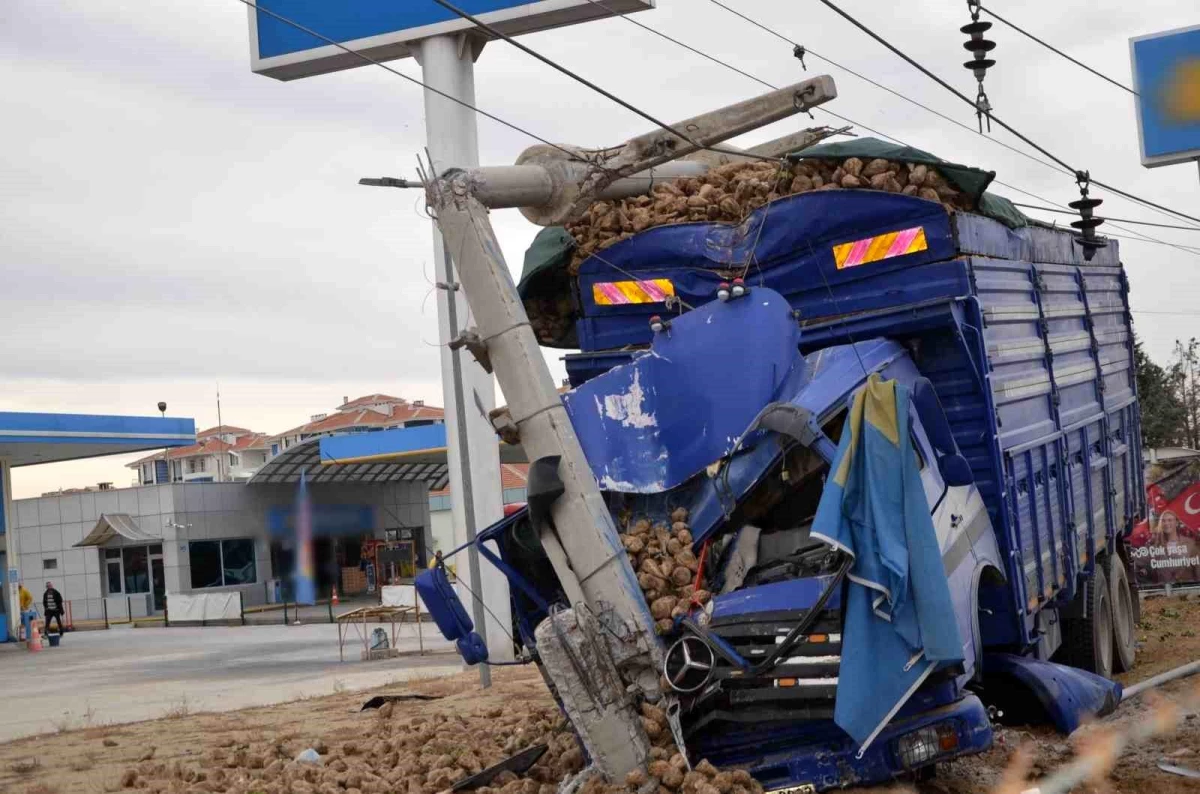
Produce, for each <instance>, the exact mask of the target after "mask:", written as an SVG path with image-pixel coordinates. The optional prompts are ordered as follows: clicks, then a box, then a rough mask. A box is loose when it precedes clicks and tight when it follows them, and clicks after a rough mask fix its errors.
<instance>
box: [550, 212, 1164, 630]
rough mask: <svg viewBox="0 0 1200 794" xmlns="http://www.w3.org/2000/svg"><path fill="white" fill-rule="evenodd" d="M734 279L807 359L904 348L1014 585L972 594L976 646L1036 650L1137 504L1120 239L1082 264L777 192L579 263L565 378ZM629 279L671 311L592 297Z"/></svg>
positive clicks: (1000, 235) (1047, 234)
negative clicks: (867, 345) (936, 404)
mask: <svg viewBox="0 0 1200 794" xmlns="http://www.w3.org/2000/svg"><path fill="white" fill-rule="evenodd" d="M736 276H744V278H745V281H746V283H747V284H748V285H750V286H751V287H753V286H755V285H762V286H765V287H768V288H770V289H773V290H775V291H777V292H779V293H781V294H782V295H784V296H785V297H786V298H787V299H788V301H789V302H790V303H791V305H792V307H793V309H794V310H795V313H796V319H797V322H798V323H800V325H801V327H802V329H803V330H802V335H801V347H802V349H803V350H804V351H805V352H811V351H816V350H820V349H822V348H824V347H827V346H829V345H831V344H844V343H847V342H855V341H862V340H865V339H869V338H872V337H880V336H884V337H888V338H891V339H894V340H896V341H898V342H901V343H902V344H904V345H905V346H906V347H907V348H908V349H909V351H910V353H911V355H912V356H913V359H914V361H915V362H916V363H917V365H918V366H919V368H920V369H921V371H922V373H923V374H924V375H925V376H926V377H928V378H929V379H930V380H931V381H932V382H933V384H934V386H935V388H936V390H937V393H938V396H939V398H940V399H941V402H942V405H943V406H944V408H945V410H946V414H947V416H948V418H949V420H950V422H951V425H952V429H953V431H954V434H955V438H956V441H957V443H958V445H959V448H960V450H961V451H962V453H963V455H964V456H965V457H966V458H967V459H968V461H969V462H970V464H971V467H972V470H973V472H974V474H975V479H976V484H977V485H978V487H979V489H980V492H981V494H982V496H983V498H984V500H985V503H986V504H987V506H988V510H989V513H990V514H991V518H992V522H993V525H994V526H995V527H996V531H997V534H998V540H999V542H1000V546H1001V552H1002V553H1003V554H1004V556H1005V558H1006V559H1007V561H1008V562H1007V566H1008V570H1006V571H1004V572H1003V573H1004V574H1005V576H1006V577H1007V578H1008V580H1009V585H1010V586H1006V587H995V588H990V589H987V590H986V591H985V592H984V593H982V594H981V598H983V599H984V600H985V602H986V603H985V604H984V606H985V607H986V609H987V610H989V611H990V613H991V614H990V616H989V617H985V618H984V623H985V625H983V626H982V630H983V635H984V639H985V642H986V643H987V644H989V645H993V646H1011V647H1021V648H1029V647H1032V646H1033V645H1034V644H1035V643H1036V638H1037V636H1038V632H1037V626H1036V615H1037V613H1038V612H1039V611H1040V610H1041V609H1042V608H1043V607H1044V606H1046V605H1048V604H1059V605H1062V604H1064V603H1066V601H1067V600H1069V599H1070V598H1072V597H1073V596H1074V593H1075V590H1076V587H1077V583H1078V581H1079V580H1080V576H1081V575H1083V576H1086V575H1088V574H1090V573H1091V571H1092V569H1093V567H1094V565H1095V563H1096V560H1097V556H1098V555H1099V554H1103V553H1110V554H1111V553H1113V551H1114V549H1115V544H1116V543H1118V542H1119V540H1120V539H1121V538H1122V537H1123V536H1124V535H1126V534H1127V533H1128V532H1129V531H1130V529H1131V528H1132V526H1133V524H1134V523H1135V522H1136V521H1137V520H1139V518H1140V516H1141V515H1142V514H1143V512H1144V509H1145V504H1144V502H1145V499H1144V488H1143V482H1142V471H1141V466H1140V455H1139V453H1138V450H1139V449H1140V444H1141V439H1140V425H1139V415H1138V408H1137V395H1136V387H1135V377H1134V369H1133V338H1132V332H1131V324H1130V315H1129V312H1128V281H1127V280H1126V278H1125V274H1124V271H1123V269H1122V267H1121V264H1120V260H1119V251H1118V248H1117V244H1116V243H1115V242H1109V244H1108V246H1107V247H1105V248H1102V249H1100V250H1098V251H1097V252H1096V254H1095V256H1094V258H1093V259H1092V261H1090V262H1088V261H1085V259H1084V258H1083V256H1082V250H1081V248H1080V247H1079V245H1078V244H1077V243H1076V242H1075V241H1074V240H1073V238H1072V236H1071V234H1070V233H1068V232H1065V231H1060V230H1056V229H1051V228H1047V227H1042V226H1026V227H1024V228H1019V229H1010V228H1008V227H1006V226H1004V225H1002V224H1001V223H998V222H996V221H994V220H991V219H989V218H985V217H982V216H978V215H972V214H968V213H954V214H950V213H947V212H946V210H945V209H944V208H943V207H942V206H941V205H940V204H937V203H935V202H930V201H925V200H922V199H919V198H913V197H908V196H901V195H895V194H888V193H881V192H875V191H829V192H822V193H810V194H803V195H797V196H791V197H788V198H784V199H780V200H778V201H775V202H773V203H772V204H769V205H767V206H766V207H763V208H761V209H759V210H757V211H756V212H755V213H754V214H752V215H751V216H750V217H749V218H747V220H746V221H745V222H743V223H742V224H741V225H740V226H737V227H734V226H729V225H720V224H712V223H694V224H678V225H674V226H667V227H660V228H656V229H651V230H648V231H645V232H643V233H641V234H639V235H636V236H635V237H633V238H631V239H629V240H626V241H623V242H621V243H618V244H617V245H614V246H612V247H610V248H608V249H606V250H605V251H604V252H603V253H602V256H599V257H597V256H593V257H592V258H590V259H588V260H587V261H585V262H584V263H583V264H582V266H581V268H580V272H579V275H578V278H577V280H576V283H575V290H576V292H575V296H574V298H575V300H576V302H577V304H578V309H579V313H580V316H581V319H580V320H579V322H578V324H577V330H578V336H579V339H580V342H581V345H582V347H583V350H584V352H583V353H581V354H578V355H574V356H569V357H568V359H567V364H568V372H569V373H570V374H571V376H572V380H573V381H574V382H581V381H583V380H587V379H588V378H590V377H592V376H594V375H595V374H597V373H599V372H602V371H604V370H606V369H608V368H610V367H611V366H613V365H615V364H617V363H621V362H622V361H625V360H627V359H628V358H629V356H630V355H631V353H630V350H636V349H637V348H639V347H642V346H645V345H646V344H648V343H649V341H650V336H651V332H650V329H649V324H648V321H649V318H650V316H652V315H655V314H658V315H665V314H668V312H669V311H683V310H686V308H687V307H688V306H690V305H698V304H700V303H702V302H705V301H708V300H711V298H712V296H713V295H714V294H715V292H716V288H717V285H718V284H719V283H720V282H722V281H727V280H729V279H731V278H733V277H736ZM633 279H636V280H637V281H641V282H645V281H653V280H656V281H655V284H656V285H657V287H658V288H659V289H660V290H661V289H663V288H664V284H665V283H669V289H668V290H667V292H668V293H673V294H674V296H675V298H676V300H675V301H670V302H663V301H659V302H644V303H638V302H627V303H620V304H616V305H614V304H613V303H612V301H611V300H605V297H604V296H605V294H606V293H607V294H608V295H611V294H613V292H612V289H613V288H614V286H615V287H619V286H620V285H621V283H622V282H629V281H630V280H633ZM1006 483H1007V486H1006V485H1005V484H1006Z"/></svg>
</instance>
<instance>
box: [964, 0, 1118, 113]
mask: <svg viewBox="0 0 1200 794" xmlns="http://www.w3.org/2000/svg"><path fill="white" fill-rule="evenodd" d="M979 8H980V9H981V10H982V11H986V12H987V13H988V14H989V15H990V16H992V17H994V18H995V19H998V20H999V21H1001V22H1003V23H1004V24H1005V25H1008V26H1009V27H1010V28H1012V29H1013V30H1015V31H1017V32H1018V33H1020V34H1021V35H1022V36H1025V37H1026V38H1030V39H1033V40H1034V41H1036V42H1037V43H1038V44H1040V45H1042V46H1043V47H1045V48H1046V49H1048V50H1050V51H1051V52H1053V53H1057V54H1058V55H1061V56H1062V57H1064V58H1066V59H1067V60H1068V61H1070V62H1071V63H1073V64H1075V65H1076V66H1078V67H1080V68H1082V69H1086V70H1088V71H1089V72H1091V73H1092V74H1094V75H1096V76H1097V77H1099V78H1100V79H1101V80H1107V81H1108V82H1110V83H1112V84H1113V85H1115V86H1116V87H1117V88H1120V89H1121V90H1122V91H1128V92H1129V93H1131V94H1133V95H1134V96H1138V92H1137V91H1134V90H1133V89H1132V88H1130V87H1129V86H1127V85H1125V84H1124V83H1119V82H1117V81H1116V80H1114V79H1112V78H1111V77H1109V76H1108V75H1106V74H1104V73H1103V72H1098V71H1096V70H1095V69H1093V68H1092V67H1090V66H1088V65H1087V64H1086V63H1083V62H1082V61H1079V60H1076V59H1075V58H1072V57H1071V56H1070V55H1067V54H1066V53H1065V52H1063V51H1062V50H1060V49H1058V48H1057V47H1055V46H1053V45H1051V44H1048V43H1047V42H1045V41H1042V40H1041V39H1039V38H1038V37H1037V36H1035V35H1033V34H1032V33H1030V32H1029V31H1027V30H1024V29H1022V28H1020V27H1018V26H1017V25H1016V24H1014V23H1012V22H1009V21H1008V20H1007V19H1005V18H1004V17H1002V16H1000V15H999V14H997V13H996V12H995V11H993V10H992V9H990V8H988V7H987V6H985V5H984V4H983V3H979Z"/></svg>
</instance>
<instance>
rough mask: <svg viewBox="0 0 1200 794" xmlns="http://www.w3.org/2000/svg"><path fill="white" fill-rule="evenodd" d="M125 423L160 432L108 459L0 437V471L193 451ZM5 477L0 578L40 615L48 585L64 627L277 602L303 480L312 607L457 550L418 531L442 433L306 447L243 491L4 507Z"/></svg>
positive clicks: (227, 488)
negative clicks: (194, 603) (211, 598)
mask: <svg viewBox="0 0 1200 794" xmlns="http://www.w3.org/2000/svg"><path fill="white" fill-rule="evenodd" d="M6 416H14V415H11V414H10V415H4V414H0V423H2V422H5V421H6V420H5V419H4V417H6ZM89 418H91V419H95V420H97V421H99V420H102V419H113V418H112V417H89ZM129 421H134V420H129ZM136 421H137V422H142V421H154V422H160V423H163V422H165V423H166V424H158V425H144V426H142V425H138V432H140V433H141V434H142V435H141V436H139V438H140V439H141V442H140V445H138V444H139V442H137V441H135V440H132V439H131V440H130V441H128V442H127V443H126V445H125V446H123V447H121V448H119V449H113V448H111V447H96V446H93V447H90V448H85V447H79V448H75V449H73V450H70V451H67V445H65V444H60V446H59V447H57V448H56V451H57V454H56V455H54V456H52V457H48V455H49V451H48V450H46V449H41V448H38V449H36V451H35V447H37V445H36V444H33V443H32V442H29V441H26V442H21V443H22V444H24V446H21V447H17V446H16V444H15V443H14V444H8V443H6V442H5V441H4V439H5V438H7V437H6V436H3V435H0V457H2V458H3V459H6V460H7V462H6V463H5V464H4V465H5V466H6V467H8V466H19V465H30V464H32V463H41V462H49V461H50V460H67V459H70V458H78V457H86V456H89V455H97V454H115V452H132V451H137V450H142V449H147V448H154V449H161V448H163V447H165V446H183V445H187V444H190V443H192V442H193V440H194V427H193V424H192V422H191V420H173V419H165V420H158V419H154V420H141V419H139V420H136ZM9 423H10V424H11V420H9ZM2 426H4V425H0V427H2ZM89 432H95V431H89ZM167 436H171V438H169V439H168V438H167ZM28 438H35V437H34V436H29V437H28ZM168 441H169V442H170V443H166V442H168ZM151 444H153V446H151ZM501 459H502V460H504V461H508V462H522V461H523V460H524V453H523V451H522V450H521V449H520V448H519V447H509V446H507V445H501ZM7 471H8V470H7V468H5V470H4V475H5V483H6V489H5V493H6V496H5V511H6V521H5V526H7V527H8V533H7V535H6V537H7V539H8V542H9V548H8V552H9V553H8V557H7V562H6V569H11V570H10V573H13V574H15V575H16V576H18V577H19V578H20V579H21V580H23V581H24V582H25V586H26V587H27V588H29V590H30V592H32V593H33V594H34V596H35V599H37V600H38V601H39V603H40V597H41V592H42V590H44V588H45V582H47V581H52V582H54V583H55V586H56V587H57V588H58V589H59V590H60V591H61V592H62V594H63V598H64V599H65V600H66V601H68V602H69V603H70V605H71V610H72V618H73V620H89V619H90V620H100V619H103V618H104V617H106V616H107V617H108V618H109V619H110V620H118V621H119V620H124V619H131V618H139V617H145V616H149V615H153V614H155V613H161V612H162V610H163V607H164V603H165V596H166V594H168V593H188V592H214V591H237V592H240V593H241V597H242V600H243V603H244V604H245V605H246V606H253V605H258V604H262V603H268V602H273V601H276V600H277V599H279V598H281V597H287V589H288V584H287V579H288V574H289V573H290V572H291V570H292V568H293V564H294V562H293V561H294V557H293V554H294V549H293V542H292V538H293V534H294V516H295V504H296V496H297V491H298V488H299V483H300V479H301V477H302V476H303V477H304V479H305V481H306V484H307V488H308V492H309V495H310V497H311V502H312V511H313V535H314V560H315V562H316V568H317V570H316V575H317V585H318V592H319V593H320V594H322V595H328V594H329V592H330V591H331V589H332V587H334V586H337V587H339V589H340V590H341V594H342V596H343V597H345V596H346V595H349V594H352V593H354V592H356V591H361V590H362V589H365V584H366V582H365V576H366V572H365V570H364V569H365V568H367V567H368V566H366V565H365V564H364V563H366V562H368V561H369V562H371V563H373V565H372V566H370V568H371V573H372V574H373V575H374V577H376V578H377V580H378V581H379V582H382V583H386V582H389V581H403V580H407V579H410V578H411V577H412V576H413V575H415V571H416V569H417V568H419V567H422V566H424V565H426V564H427V563H428V560H429V559H431V558H432V556H433V553H434V551H435V550H442V551H448V550H449V547H451V546H452V545H458V543H461V540H462V539H459V538H444V537H435V532H434V522H432V521H431V519H430V500H429V492H430V490H436V489H438V488H442V487H444V486H445V485H446V483H447V481H448V479H449V474H448V464H447V449H446V428H445V426H444V425H431V426H425V427H412V428H397V429H394V430H383V431H377V432H369V433H351V434H344V435H332V436H323V437H313V438H309V439H306V440H304V441H302V442H300V443H298V444H295V445H293V446H291V447H289V448H288V449H287V450H285V451H284V452H282V453H280V454H279V455H277V456H276V457H274V458H272V459H271V460H269V461H268V462H267V463H266V464H265V465H264V466H263V467H262V468H260V469H259V470H258V471H257V472H256V473H255V474H254V476H253V477H252V478H251V479H250V480H249V481H247V482H218V483H214V482H175V483H161V484H155V485H142V486H135V487H130V488H121V489H110V490H100V491H89V492H74V493H63V494H52V495H47V496H42V497H38V498H32V499H22V500H19V501H17V502H15V503H13V502H11V499H10V497H9V492H8V489H7V479H8V478H7ZM441 534H444V531H443V532H442V533H441ZM360 577H361V578H362V580H361V581H360ZM14 591H15V585H14ZM347 591H349V592H347ZM10 614H11V613H10ZM10 620H11V618H10Z"/></svg>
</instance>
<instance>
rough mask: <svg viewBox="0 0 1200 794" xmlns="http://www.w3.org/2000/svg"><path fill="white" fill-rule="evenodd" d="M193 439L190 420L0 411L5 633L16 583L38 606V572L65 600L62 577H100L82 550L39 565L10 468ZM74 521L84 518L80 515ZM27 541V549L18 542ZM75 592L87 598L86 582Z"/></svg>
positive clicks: (13, 619)
mask: <svg viewBox="0 0 1200 794" xmlns="http://www.w3.org/2000/svg"><path fill="white" fill-rule="evenodd" d="M195 440H196V425H195V422H193V421H192V420H191V419H180V418H173V417H156V416H153V417H148V416H97V415H86V414H47V413H15V412H0V495H2V500H0V501H2V504H0V562H2V568H3V574H4V588H3V596H4V603H3V607H4V614H5V615H6V616H7V620H8V625H9V629H10V633H12V631H13V630H14V629H15V627H16V625H17V623H18V622H19V616H18V615H17V610H16V609H15V602H16V592H17V583H18V581H22V580H24V581H25V582H26V585H25V586H26V587H27V588H29V590H30V592H31V593H33V595H34V598H35V600H37V601H38V602H39V603H40V600H41V590H42V589H43V588H44V586H45V585H44V582H45V581H46V579H44V578H42V576H43V574H47V573H48V574H52V575H53V576H52V577H51V578H50V579H49V580H50V581H55V580H56V579H57V580H58V581H57V582H56V587H58V588H59V589H60V590H61V591H62V592H63V597H64V598H68V597H69V596H67V594H66V590H63V586H64V585H66V581H67V580H66V579H65V578H64V577H66V576H74V577H79V579H78V580H77V581H79V582H81V583H82V581H83V578H84V577H85V576H86V573H87V571H88V569H89V567H90V568H91V569H92V570H93V571H94V572H95V573H96V575H97V576H98V575H99V563H98V560H95V559H93V561H92V562H91V563H89V562H88V559H87V557H86V556H85V555H84V553H83V551H82V550H78V552H79V553H78V554H73V555H69V556H66V555H64V559H62V560H59V559H57V558H56V559H55V563H54V564H55V567H54V568H53V569H45V568H42V567H41V566H44V565H45V564H46V563H45V562H44V561H43V560H42V559H41V557H40V555H39V552H40V550H41V545H40V540H41V538H40V533H39V535H38V537H37V540H36V541H35V540H34V535H33V534H32V533H28V532H20V531H18V528H19V526H20V523H19V516H18V515H17V510H16V508H15V507H14V505H13V500H12V481H11V475H12V470H13V469H14V468H16V467H18V466H32V465H36V464H39V463H54V462H57V461H64V460H77V459H80V458H93V457H100V456H104V455H119V454H122V453H126V452H140V451H143V450H148V449H163V448H169V447H178V446H186V445H188V444H192V443H194V442H195ZM101 493H102V492H101ZM81 508H82V503H81ZM68 517H74V516H68ZM47 518H49V516H47ZM76 520H78V521H82V520H83V516H82V512H81V513H80V514H79V515H78V517H76ZM39 522H40V519H39ZM47 535H49V533H47ZM27 539H28V541H29V543H28V546H26V545H25V544H23V541H25V540H27ZM59 566H61V567H59ZM39 580H40V582H39ZM60 583H61V584H60ZM79 592H80V593H81V594H82V595H84V596H86V593H87V588H86V584H84V589H83V590H81V591H79Z"/></svg>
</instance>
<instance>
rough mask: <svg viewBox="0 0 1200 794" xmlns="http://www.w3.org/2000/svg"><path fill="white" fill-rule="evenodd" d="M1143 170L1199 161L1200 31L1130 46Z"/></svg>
mask: <svg viewBox="0 0 1200 794" xmlns="http://www.w3.org/2000/svg"><path fill="white" fill-rule="evenodd" d="M1129 52H1130V57H1131V59H1132V61H1133V88H1134V90H1135V91H1136V92H1137V117H1138V138H1139V140H1140V143H1141V155H1142V165H1144V166H1146V167H1147V168H1154V167H1156V166H1160V165H1171V164H1174V163H1182V162H1187V161H1189V160H1197V159H1200V25H1196V26H1194V27H1190V28H1181V29H1179V30H1171V31H1167V32H1166V33H1155V34H1153V35H1150V36H1139V37H1137V38H1134V39H1130V40H1129Z"/></svg>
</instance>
